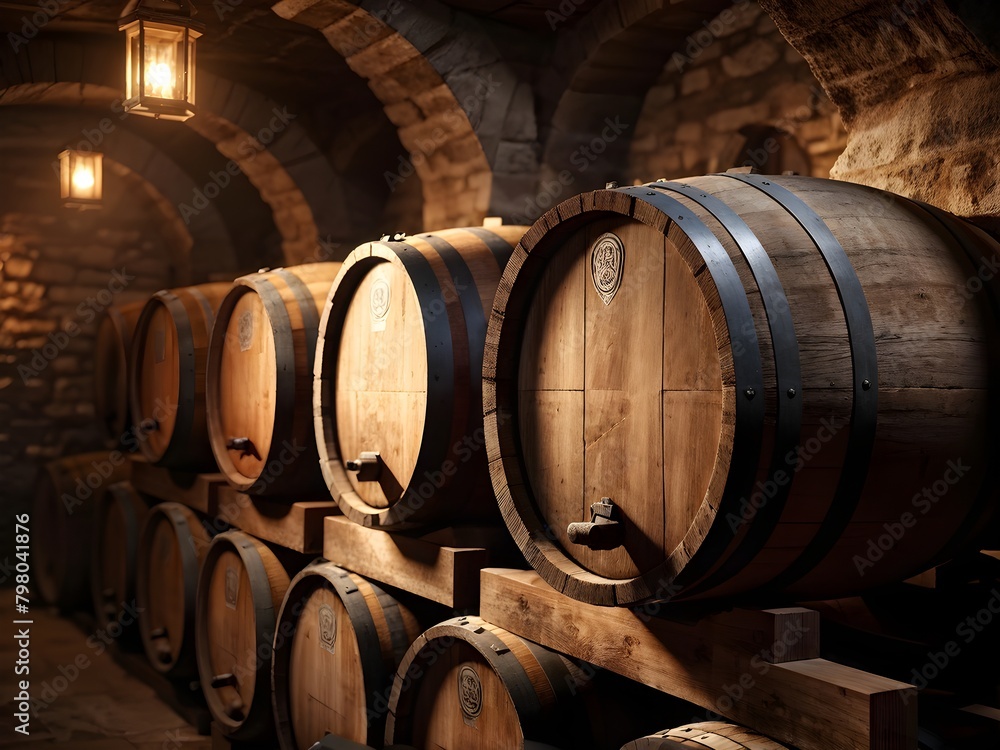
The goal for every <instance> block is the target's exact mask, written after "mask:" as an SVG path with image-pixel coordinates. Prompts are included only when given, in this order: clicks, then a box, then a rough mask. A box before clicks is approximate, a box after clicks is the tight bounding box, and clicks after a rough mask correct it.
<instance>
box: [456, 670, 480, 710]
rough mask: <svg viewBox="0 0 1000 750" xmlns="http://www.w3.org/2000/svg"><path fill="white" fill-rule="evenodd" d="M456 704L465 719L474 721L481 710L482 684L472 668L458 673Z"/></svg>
mask: <svg viewBox="0 0 1000 750" xmlns="http://www.w3.org/2000/svg"><path fill="white" fill-rule="evenodd" d="M458 702H459V704H461V706H462V713H463V714H465V717H466V718H467V719H475V718H476V717H477V716H479V713H480V711H482V710H483V683H482V682H480V680H479V675H478V674H477V673H476V670H474V669H473V668H472V667H468V666H467V667H462V668H461V669H460V670H459V671H458Z"/></svg>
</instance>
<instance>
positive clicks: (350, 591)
mask: <svg viewBox="0 0 1000 750" xmlns="http://www.w3.org/2000/svg"><path fill="white" fill-rule="evenodd" d="M419 634H420V627H419V625H418V623H417V620H416V618H415V617H414V615H413V614H412V613H411V612H410V610H408V609H407V608H406V607H405V606H403V605H402V604H400V603H399V602H398V601H396V600H395V599H394V598H393V597H392V596H390V595H389V594H387V593H386V592H385V591H383V590H382V589H381V588H379V587H378V586H376V585H375V584H373V583H371V582H370V581H367V580H365V579H364V578H362V577H361V576H359V575H356V574H354V573H350V572H348V571H346V570H343V569H342V568H338V567H337V566H335V565H333V564H332V563H328V562H317V563H315V564H313V565H310V566H308V567H307V568H305V569H303V570H302V572H301V573H299V574H298V575H297V576H296V577H295V578H294V579H293V580H292V584H291V586H290V587H289V589H288V593H287V595H286V596H285V601H284V603H283V604H282V605H281V613H280V614H279V615H278V635H277V637H276V638H275V647H274V662H273V668H272V669H273V676H274V679H273V687H274V714H275V717H276V719H277V725H278V741H279V743H280V745H281V748H282V750H308V749H309V748H311V747H312V746H313V744H314V743H316V742H319V741H321V740H322V739H323V738H324V736H325V735H327V734H334V735H337V736H339V737H341V738H344V739H346V740H349V741H352V742H358V743H363V744H365V745H369V746H371V747H382V738H383V735H384V733H385V717H386V712H387V710H388V705H389V691H390V688H391V685H392V678H393V675H394V674H395V672H396V667H397V666H398V665H399V662H400V660H401V659H402V658H403V655H404V654H405V653H406V650H407V648H409V646H410V644H411V643H412V642H413V641H414V639H416V637H417V636H418V635H419Z"/></svg>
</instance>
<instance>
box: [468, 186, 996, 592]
mask: <svg viewBox="0 0 1000 750" xmlns="http://www.w3.org/2000/svg"><path fill="white" fill-rule="evenodd" d="M997 256H998V245H997V243H996V242H995V241H994V240H992V239H990V238H989V237H987V235H985V234H984V233H982V232H981V231H979V230H978V229H976V228H974V227H973V226H972V225H970V224H967V223H965V222H963V221H962V220H960V219H958V218H956V217H954V216H951V215H948V214H945V213H943V212H941V211H939V210H937V209H934V208H931V207H928V206H924V205H922V204H917V203H915V202H913V201H910V200H907V199H905V198H902V197H899V196H893V195H889V194H887V193H883V192H881V191H878V190H873V189H871V188H866V187H862V186H859V185H853V184H850V183H845V182H838V181H834V180H821V179H813V178H808V177H794V176H787V177H764V176H761V175H755V174H745V173H727V174H723V175H712V176H707V177H698V178H692V179H688V180H683V181H681V182H657V183H652V184H650V185H645V186H636V187H629V188H618V189H609V190H601V191H596V192H593V193H587V194H584V195H581V196H578V197H576V198H573V199H571V200H569V201H566V202H565V203H563V204H561V205H560V206H558V207H556V208H555V209H553V210H552V211H550V212H548V213H547V214H546V215H544V216H543V217H542V218H541V219H539V221H538V222H537V223H536V224H535V225H534V226H533V227H532V228H531V229H530V230H529V231H528V232H527V233H526V234H525V237H524V239H523V240H522V242H521V244H520V245H519V246H518V249H517V251H516V252H515V253H514V256H513V257H512V258H511V262H510V263H509V264H508V266H507V269H506V271H505V273H504V278H503V280H502V281H501V283H500V287H499V291H498V293H497V299H496V302H495V308H494V314H493V316H492V318H491V319H490V328H489V333H488V335H487V344H486V353H485V365H484V378H485V383H484V400H485V420H486V439H487V448H488V455H489V461H490V471H491V476H492V478H493V484H494V489H495V491H496V495H497V498H498V500H499V503H500V507H501V511H502V513H503V516H504V519H505V521H506V523H507V526H508V528H509V529H510V530H511V532H512V534H513V536H514V538H515V540H516V541H517V543H518V545H519V546H520V547H521V550H522V551H523V552H524V553H525V555H526V557H527V559H528V561H529V562H530V564H531V565H532V566H533V567H534V568H535V569H536V570H537V571H538V572H539V573H540V574H541V576H542V577H543V578H545V579H546V581H548V582H549V583H550V584H551V585H552V586H553V587H554V588H556V589H558V590H560V591H562V592H564V593H566V594H567V595H569V596H572V597H575V598H577V599H581V600H584V601H588V602H591V603H596V604H603V605H615V604H619V605H621V604H628V603H633V602H639V601H642V600H645V599H671V598H674V599H685V598H686V599H694V598H707V597H714V596H722V595H743V594H747V595H750V594H758V593H761V592H762V591H769V592H770V593H792V594H795V595H797V596H800V597H809V598H828V597H834V596H840V595H845V594H847V593H850V592H854V591H859V590H863V589H867V588H870V587H875V586H878V585H881V584H885V583H887V582H892V581H899V580H903V579H905V578H907V577H909V576H911V575H913V574H914V573H916V572H918V571H920V570H922V569H924V568H926V567H927V566H929V565H931V564H933V563H934V562H935V561H937V560H941V559H946V558H947V557H949V556H950V555H951V554H952V553H953V551H954V550H959V549H969V548H972V545H974V544H975V543H976V541H975V540H976V539H977V538H980V537H981V536H982V535H983V534H984V533H985V532H986V531H987V530H989V531H990V533H994V532H993V530H994V529H995V525H996V520H997V519H996V511H995V509H996V508H998V507H1000V505H998V504H997V503H996V499H997V498H996V493H997V491H998V489H1000V484H998V483H997V482H996V479H995V477H994V476H993V475H994V472H995V471H996V467H997V463H996V462H995V461H992V459H989V458H988V456H990V455H992V454H993V453H994V452H995V450H996V447H997V444H998V439H997V434H998V430H1000V420H998V419H997V416H998V415H997V405H998V399H997V392H996V389H995V384H996V383H997V382H998V381H997V376H998V372H1000V371H998V366H997V365H998V356H997V355H998V353H1000V348H998V347H997V326H996V321H997V315H996V302H997V295H996V294H995V287H989V286H988V287H987V288H985V289H984V288H983V284H982V282H981V281H979V278H978V277H977V271H978V270H979V269H981V268H983V267H985V268H989V267H992V266H988V265H984V263H985V262H986V261H987V260H988V261H990V262H991V263H993V262H995V261H996V259H997ZM973 281H977V282H979V283H978V284H974V283H972V282H973ZM944 495H947V500H946V501H944V502H938V501H939V500H940V498H941V497H943V496H944ZM977 549H978V548H977Z"/></svg>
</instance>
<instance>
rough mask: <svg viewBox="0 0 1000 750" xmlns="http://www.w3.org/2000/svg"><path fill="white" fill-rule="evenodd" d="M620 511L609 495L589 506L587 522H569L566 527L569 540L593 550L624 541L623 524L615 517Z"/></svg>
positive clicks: (614, 547) (611, 546)
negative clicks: (588, 519) (588, 520)
mask: <svg viewBox="0 0 1000 750" xmlns="http://www.w3.org/2000/svg"><path fill="white" fill-rule="evenodd" d="M620 515H621V514H620V511H619V510H618V509H617V508H616V507H615V504H614V503H613V502H611V498H610V497H602V498H601V502H599V503H594V504H593V505H591V506H590V522H589V523H571V524H570V525H569V526H568V527H567V528H566V533H567V534H569V540H570V541H571V542H572V543H573V544H580V545H583V546H584V547H588V548H589V549H593V550H609V549H616V548H618V547H621V546H622V544H624V543H625V526H624V525H623V524H622V522H621V521H620V520H618V518H617V517H619V516H620Z"/></svg>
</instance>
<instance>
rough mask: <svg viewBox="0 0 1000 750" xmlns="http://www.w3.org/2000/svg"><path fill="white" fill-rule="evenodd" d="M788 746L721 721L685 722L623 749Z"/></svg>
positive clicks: (781, 749) (778, 749) (764, 749)
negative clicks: (683, 724)
mask: <svg viewBox="0 0 1000 750" xmlns="http://www.w3.org/2000/svg"><path fill="white" fill-rule="evenodd" d="M682 748H689V749H690V748H701V750H786V748H785V746H784V745H781V744H779V743H777V742H775V741H774V740H772V739H769V738H768V737H764V736H762V735H759V734H757V733H756V732H754V731H753V730H751V729H747V728H745V727H740V726H737V725H735V724H727V723H725V722H722V721H704V722H700V723H698V724H686V725H685V726H682V727H677V728H676V729H668V730H666V731H664V732H657V733H656V734H651V735H649V736H648V737H641V738H640V739H637V740H635V741H633V742H630V743H628V744H627V745H625V747H623V748H622V750H675V749H676V750H681V749H682Z"/></svg>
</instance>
